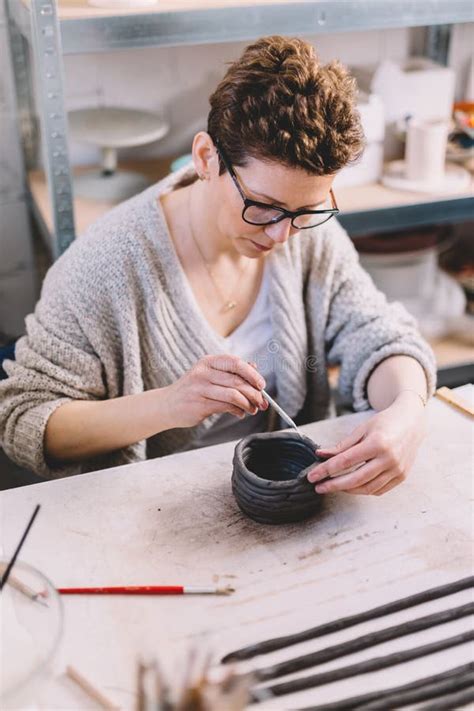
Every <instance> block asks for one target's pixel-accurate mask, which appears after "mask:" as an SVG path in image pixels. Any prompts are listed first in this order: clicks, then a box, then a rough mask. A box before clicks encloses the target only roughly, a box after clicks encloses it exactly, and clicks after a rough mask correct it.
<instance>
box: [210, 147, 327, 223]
mask: <svg viewBox="0 0 474 711" xmlns="http://www.w3.org/2000/svg"><path fill="white" fill-rule="evenodd" d="M214 144H215V146H216V149H217V151H218V153H219V155H220V157H221V159H222V162H223V164H224V166H225V167H226V169H227V171H228V173H229V175H230V177H231V178H232V180H233V181H234V184H235V187H236V188H237V190H238V191H239V193H240V196H241V198H242V200H243V201H244V209H243V210H242V219H243V220H244V222H247V223H248V224H249V225H273V224H275V223H276V222H281V221H282V220H284V219H286V218H290V219H291V225H292V227H294V228H295V229H297V230H308V229H310V228H311V227H319V225H323V224H324V223H325V222H327V221H328V220H330V219H331V217H333V216H334V215H337V214H338V213H339V208H338V206H337V203H336V198H335V196H334V193H333V191H332V189H331V190H330V191H329V198H328V199H327V201H326V202H327V204H328V207H327V208H324V209H323V210H296V211H295V212H292V211H291V210H285V208H283V207H278V206H277V205H270V204H268V203H266V202H258V201H257V200H251V199H250V198H248V197H247V196H246V195H245V193H244V191H243V190H242V188H241V187H240V183H239V180H238V178H237V175H236V174H235V171H234V169H233V168H232V166H231V164H230V163H229V161H228V160H227V158H226V157H225V155H224V152H223V150H222V148H221V146H220V145H219V142H218V141H214ZM329 200H330V202H329ZM329 205H330V206H329Z"/></svg>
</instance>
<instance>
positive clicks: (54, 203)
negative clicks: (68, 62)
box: [30, 0, 75, 259]
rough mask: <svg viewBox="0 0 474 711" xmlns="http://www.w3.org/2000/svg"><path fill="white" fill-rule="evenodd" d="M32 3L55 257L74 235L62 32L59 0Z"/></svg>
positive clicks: (38, 94) (34, 55) (35, 60)
mask: <svg viewBox="0 0 474 711" xmlns="http://www.w3.org/2000/svg"><path fill="white" fill-rule="evenodd" d="M30 7H31V10H30V11H31V36H32V43H33V57H34V65H35V66H34V68H35V70H36V83H37V96H38V104H39V106H38V109H39V116H40V118H41V143H42V148H43V162H44V169H45V173H46V178H47V181H48V189H49V198H50V201H51V214H52V216H53V227H54V233H53V235H52V245H51V247H52V252H53V258H55V259H56V258H57V257H59V256H60V255H61V254H62V253H63V252H64V251H65V250H66V249H67V247H68V246H69V245H70V244H71V242H72V241H73V240H74V236H75V235H74V212H73V198H72V180H71V169H70V163H69V151H68V137H67V114H66V108H65V101H64V77H63V62H62V45H61V33H60V27H59V21H58V17H57V13H56V0H30Z"/></svg>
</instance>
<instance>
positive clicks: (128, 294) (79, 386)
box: [0, 168, 436, 477]
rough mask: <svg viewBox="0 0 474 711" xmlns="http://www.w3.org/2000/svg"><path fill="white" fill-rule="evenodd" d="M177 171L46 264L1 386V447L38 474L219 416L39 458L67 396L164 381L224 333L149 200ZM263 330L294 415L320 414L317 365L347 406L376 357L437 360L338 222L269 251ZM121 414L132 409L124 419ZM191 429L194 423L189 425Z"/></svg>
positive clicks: (139, 453) (133, 453) (128, 458)
mask: <svg viewBox="0 0 474 711" xmlns="http://www.w3.org/2000/svg"><path fill="white" fill-rule="evenodd" d="M189 170H190V169H189V168H185V169H183V170H181V171H179V173H177V174H173V175H170V176H168V177H167V178H165V179H164V180H163V181H161V182H160V183H158V184H156V185H154V186H152V187H150V188H149V189H147V190H146V191H145V192H143V193H141V194H140V195H138V196H136V197H134V198H132V199H131V200H128V201H127V202H125V203H123V204H121V205H119V206H118V207H116V208H114V209H113V210H112V211H111V212H109V213H108V214H107V215H105V216H104V217H103V218H101V219H100V220H98V221H97V222H96V223H95V224H94V225H93V226H92V227H90V228H89V229H88V230H87V232H86V234H85V235H84V236H82V237H80V238H79V239H78V240H76V241H75V242H74V243H73V244H72V245H71V247H69V249H68V250H67V251H66V253H65V254H63V255H62V257H61V258H60V259H58V260H57V262H56V263H55V264H54V265H53V266H52V267H51V269H50V270H49V272H48V274H47V276H46V279H45V281H44V284H43V289H42V294H41V299H40V301H39V302H38V304H37V306H36V309H35V312H34V314H31V315H29V316H28V317H27V318H26V335H25V336H24V337H23V338H21V339H20V340H19V341H18V344H17V346H16V360H15V362H9V361H7V363H6V365H5V369H6V371H7V373H8V375H9V377H8V378H7V379H6V380H4V381H2V382H1V383H0V441H1V443H2V446H3V447H4V449H5V451H6V453H7V455H8V456H9V457H10V458H11V459H13V460H14V461H16V462H18V463H19V464H20V465H23V466H25V467H27V468H29V469H31V470H33V471H35V472H37V473H39V474H41V475H43V476H46V477H62V476H65V475H69V474H75V473H81V472H85V471H93V470H95V469H99V468H103V467H107V466H115V465H119V464H126V463H130V462H136V461H140V460H143V459H146V458H152V457H157V456H161V455H165V454H170V453H172V452H175V451H179V450H182V449H184V448H189V447H192V443H193V439H194V437H195V436H196V435H198V434H200V433H201V432H202V431H203V430H204V429H206V428H208V427H209V426H210V425H211V424H212V422H214V421H215V419H216V418H217V417H219V415H214V416H212V417H210V418H208V419H207V420H205V421H204V422H203V423H201V424H200V425H198V427H194V428H188V429H174V430H168V431H165V432H162V433H160V434H158V435H155V436H154V437H151V438H149V439H148V440H146V441H141V442H137V443H136V444H133V445H132V446H130V447H126V448H124V449H121V450H119V451H115V452H113V453H112V454H109V455H106V456H102V457H98V458H95V459H93V460H88V461H84V462H81V463H80V464H73V465H67V466H61V467H51V466H50V465H49V464H48V462H47V461H46V460H45V456H44V448H43V438H44V431H45V427H46V423H47V421H48V418H49V416H50V415H51V414H52V413H53V412H54V411H55V410H56V408H57V407H59V406H60V405H62V404H63V403H65V402H68V401H70V400H103V399H106V398H115V397H120V396H122V395H131V394H134V393H140V392H143V391H145V390H150V389H152V388H161V387H164V386H166V385H169V384H170V383H173V382H174V381H175V380H176V379H177V378H179V377H180V376H181V375H183V373H185V372H186V371H187V370H188V369H189V368H191V366H192V365H193V364H194V363H195V362H196V361H197V360H198V359H199V358H201V357H202V356H204V355H205V354H212V353H220V352H223V345H224V342H223V339H222V338H221V337H220V336H219V335H218V334H217V333H216V332H215V331H213V329H212V328H211V326H210V325H209V324H208V322H207V321H206V319H205V318H204V316H203V314H202V312H201V311H200V309H199V306H198V304H197V302H196V300H195V298H194V296H193V293H192V290H191V288H190V286H189V283H188V281H187V279H186V276H185V274H184V271H183V269H182V267H181V264H180V262H179V260H178V258H177V255H176V252H175V250H174V248H173V243H172V241H171V237H170V235H169V232H168V229H167V225H166V221H165V218H164V215H163V212H162V210H161V206H160V203H159V201H158V200H157V197H158V195H159V194H161V193H163V192H165V191H167V190H170V189H172V187H173V186H174V185H176V182H177V181H178V180H180V179H181V178H183V176H185V175H186V171H189ZM267 259H268V261H269V268H270V279H271V285H270V298H271V322H272V328H273V338H272V340H271V342H269V344H268V352H269V358H272V361H273V366H274V368H275V371H276V383H277V397H278V402H279V403H280V405H281V406H282V407H283V408H284V409H285V410H286V411H287V412H288V414H289V415H290V416H291V417H294V418H297V421H298V422H299V423H303V422H308V421H314V420H319V419H323V418H326V417H327V416H328V415H329V414H330V391H329V386H328V379H327V365H328V364H332V363H339V364H340V366H341V369H340V377H339V388H340V391H341V393H342V395H343V396H344V397H346V398H348V399H351V400H352V402H353V404H354V407H355V409H356V410H363V409H367V408H368V407H369V405H368V402H367V398H366V383H367V380H368V378H369V376H370V374H371V372H372V371H373V369H374V368H375V367H376V366H377V365H378V364H379V363H380V362H381V361H382V360H384V359H385V358H387V357H388V356H391V355H394V354H404V355H409V356H412V357H413V358H416V359H417V360H418V361H419V362H420V363H421V365H422V366H423V368H424V371H425V374H426V378H427V382H428V390H429V393H430V394H431V393H432V392H433V389H434V385H435V372H436V371H435V362H434V358H433V354H432V352H431V350H430V348H429V347H428V346H427V344H426V343H425V342H424V341H423V340H422V338H421V337H420V335H419V334H418V332H417V329H416V324H415V321H414V319H413V318H412V317H411V316H409V315H408V313H407V312H406V311H405V310H404V309H403V307H402V306H401V305H400V304H397V303H392V304H388V303H387V301H386V299H385V297H384V296H383V295H382V294H381V293H380V292H379V291H377V289H376V288H375V287H374V284H373V283H372V281H371V279H370V277H369V276H368V275H367V274H366V272H364V271H363V269H362V268H361V267H360V265H359V262H358V258H357V253H356V250H355V249H354V247H353V245H352V243H351V240H350V239H349V238H348V236H347V235H346V233H345V232H344V230H343V229H342V228H341V226H340V225H339V223H338V222H337V221H336V220H335V219H332V220H330V221H329V222H328V223H326V224H325V225H324V226H321V227H319V228H316V229H310V230H306V231H302V232H300V234H299V235H297V236H295V237H293V238H292V239H290V240H289V241H288V242H287V243H286V244H285V245H281V246H279V247H277V248H275V249H274V250H273V251H272V252H271V253H270V254H269V256H268V257H267ZM130 417H133V413H130ZM201 428H202V429H201Z"/></svg>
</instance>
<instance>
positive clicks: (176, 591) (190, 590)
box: [57, 585, 235, 595]
mask: <svg viewBox="0 0 474 711" xmlns="http://www.w3.org/2000/svg"><path fill="white" fill-rule="evenodd" d="M57 592H58V593H60V594H61V595H229V594H230V593H233V592H235V589H234V588H232V587H231V586H230V585H227V586H226V587H224V588H207V587H193V586H189V585H118V586H112V587H97V588H57Z"/></svg>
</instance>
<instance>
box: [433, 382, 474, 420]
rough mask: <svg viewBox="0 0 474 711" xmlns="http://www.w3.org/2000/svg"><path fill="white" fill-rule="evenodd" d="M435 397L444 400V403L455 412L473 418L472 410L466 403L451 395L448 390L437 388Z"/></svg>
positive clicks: (450, 391)
mask: <svg viewBox="0 0 474 711" xmlns="http://www.w3.org/2000/svg"><path fill="white" fill-rule="evenodd" d="M436 397H439V399H440V400H444V401H445V402H447V403H449V404H450V405H452V406H453V407H455V408H456V409H457V410H460V411H461V412H464V414H465V415H470V416H471V417H474V410H473V408H472V407H469V405H468V404H467V403H465V402H463V401H462V400H461V399H460V398H458V397H457V395H456V394H455V393H453V391H452V390H450V389H449V388H446V387H443V388H438V390H437V391H436Z"/></svg>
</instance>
